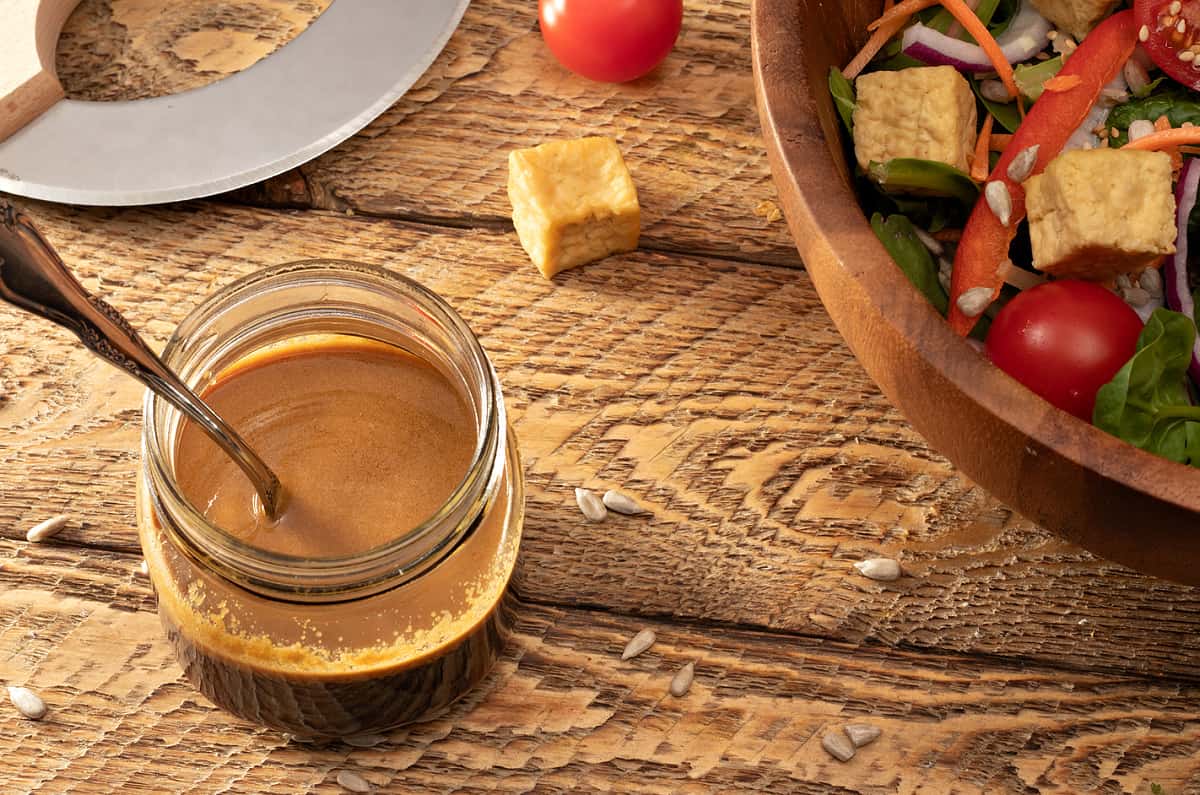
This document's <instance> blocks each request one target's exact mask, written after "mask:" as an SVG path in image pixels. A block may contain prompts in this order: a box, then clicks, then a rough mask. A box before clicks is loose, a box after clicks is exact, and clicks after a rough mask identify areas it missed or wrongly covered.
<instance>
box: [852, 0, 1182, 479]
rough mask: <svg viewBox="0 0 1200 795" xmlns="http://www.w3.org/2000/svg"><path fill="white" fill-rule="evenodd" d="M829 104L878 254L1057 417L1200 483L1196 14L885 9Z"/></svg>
mask: <svg viewBox="0 0 1200 795" xmlns="http://www.w3.org/2000/svg"><path fill="white" fill-rule="evenodd" d="M868 28H869V30H870V31H871V35H870V38H869V39H868V41H867V43H866V45H865V46H864V47H863V49H862V50H861V51H860V52H859V53H858V54H857V55H855V57H854V58H853V59H852V60H851V61H850V63H849V64H847V65H846V67H845V68H844V69H837V68H833V69H832V70H831V71H830V75H829V88H830V92H831V93H832V96H833V100H834V104H835V107H836V108H837V111H838V113H839V115H840V116H841V119H842V122H843V123H844V125H845V127H846V130H847V132H848V133H849V137H850V140H851V141H852V145H853V150H854V159H855V162H856V165H857V168H856V174H857V175H858V182H859V184H860V191H859V192H860V196H861V199H862V202H863V205H864V209H865V211H866V212H867V214H868V216H869V217H870V222H871V228H872V229H873V230H874V232H875V234H876V235H877V236H878V237H879V239H880V241H881V242H882V243H883V245H884V247H885V248H886V249H887V251H888V253H889V254H890V255H891V256H892V258H893V259H894V260H895V261H896V264H897V265H898V266H899V267H900V268H901V270H902V271H903V272H904V274H905V275H906V276H907V277H908V279H909V280H910V281H911V282H912V283H913V285H914V286H915V287H916V288H917V289H918V290H919V291H920V292H921V293H922V294H923V295H924V296H925V297H926V298H928V300H929V302H930V303H931V304H932V306H933V307H934V309H935V310H936V311H938V312H939V313H941V314H943V315H944V316H945V317H946V320H947V322H948V323H949V324H950V326H951V328H953V329H954V331H955V332H957V333H958V334H960V335H963V336H967V337H971V338H973V340H974V343H973V344H975V345H976V346H977V347H979V348H981V349H982V350H983V352H984V353H985V354H986V355H987V356H988V358H989V359H991V361H992V362H993V363H995V364H996V365H997V366H998V367H1000V368H1001V369H1003V370H1004V371H1006V372H1007V373H1009V374H1010V375H1012V376H1013V377H1014V378H1016V379H1017V380H1018V381H1020V382H1021V383H1023V384H1025V385H1026V386H1027V387H1028V388H1029V389H1031V390H1032V391H1034V392H1035V393H1037V394H1038V395H1040V396H1042V397H1043V398H1045V399H1046V400H1048V401H1049V402H1051V403H1053V404H1054V405H1056V406H1058V407H1059V408H1062V409H1064V410H1066V411H1069V412H1071V413H1072V414H1075V415H1076V416H1078V417H1081V418H1083V419H1085V420H1087V421H1090V422H1092V423H1093V424H1095V425H1096V426H1098V427H1100V428H1101V429H1103V430H1105V431H1108V432H1109V433H1112V434H1114V435H1116V436H1118V437H1120V438H1121V439H1124V440H1126V441H1128V442H1130V443H1131V444H1133V445H1135V446H1137V447H1140V448H1142V449H1145V450H1149V451H1151V452H1154V453H1157V454H1159V455H1162V456H1165V457H1167V458H1170V459H1172V460H1174V461H1178V462H1181V463H1185V464H1190V465H1193V466H1200V406H1197V405H1194V400H1195V398H1196V396H1197V395H1198V394H1200V391H1198V388H1200V342H1198V341H1197V329H1196V322H1197V321H1196V314H1197V312H1196V309H1197V305H1198V302H1200V289H1198V288H1200V270H1198V269H1200V239H1198V238H1200V211H1197V209H1196V205H1197V201H1196V196H1197V188H1198V185H1200V126H1196V125H1200V0H1132V7H1131V8H1116V7H1115V3H1114V2H1112V0H902V1H901V2H894V0H886V5H885V7H884V12H883V14H882V15H881V16H880V17H879V18H878V19H876V20H875V21H874V22H872V23H871V24H870V25H869V26H868Z"/></svg>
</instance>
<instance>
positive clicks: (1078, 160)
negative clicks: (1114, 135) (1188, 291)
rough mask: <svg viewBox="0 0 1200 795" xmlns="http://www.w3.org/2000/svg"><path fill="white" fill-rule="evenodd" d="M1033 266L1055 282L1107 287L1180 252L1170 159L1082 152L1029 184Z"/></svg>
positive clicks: (1058, 161) (1153, 154)
mask: <svg viewBox="0 0 1200 795" xmlns="http://www.w3.org/2000/svg"><path fill="white" fill-rule="evenodd" d="M1025 209H1026V210H1027V212H1028V214H1029V236H1030V238H1031V239H1032V242H1033V264H1034V267H1036V268H1038V269H1039V270H1042V271H1045V272H1046V273H1049V274H1052V275H1054V276H1063V277H1076V278H1082V279H1091V280H1093V281H1106V280H1108V279H1113V278H1116V277H1117V276H1119V275H1121V274H1122V273H1129V272H1130V271H1137V270H1141V269H1142V268H1144V267H1146V266H1147V265H1149V264H1151V263H1152V262H1153V261H1154V260H1155V259H1157V258H1158V257H1161V256H1162V255H1164V254H1174V253H1175V194H1174V193H1173V192H1172V190H1171V158H1170V157H1168V156H1167V155H1165V154H1163V153H1162V152H1141V151H1135V150H1131V149H1075V150H1072V151H1070V152H1064V153H1063V154H1061V155H1059V156H1058V157H1056V158H1054V159H1053V160H1051V161H1050V164H1049V165H1048V166H1046V170H1045V171H1044V172H1042V173H1041V174H1038V175H1036V176H1033V177H1030V178H1029V179H1028V180H1027V181H1026V182H1025Z"/></svg>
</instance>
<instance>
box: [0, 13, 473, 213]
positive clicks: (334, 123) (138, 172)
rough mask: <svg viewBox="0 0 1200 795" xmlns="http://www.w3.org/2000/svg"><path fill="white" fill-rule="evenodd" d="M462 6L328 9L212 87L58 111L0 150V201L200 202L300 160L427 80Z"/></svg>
mask: <svg viewBox="0 0 1200 795" xmlns="http://www.w3.org/2000/svg"><path fill="white" fill-rule="evenodd" d="M469 3H470V0H340V2H334V3H333V4H332V5H330V7H329V8H328V9H327V10H326V11H325V12H324V13H323V14H321V16H320V17H318V18H317V19H316V20H315V21H314V22H313V23H312V24H311V25H310V26H309V28H308V29H307V30H306V31H304V32H303V33H301V34H300V35H299V36H298V37H296V38H295V39H294V40H293V41H291V42H289V43H288V44H286V45H284V46H283V47H282V48H280V49H279V50H278V51H277V52H275V53H273V54H272V55H270V56H268V57H267V58H264V59H263V60H261V61H259V62H258V63H256V64H254V65H253V66H251V67H249V68H247V69H245V70H243V71H241V72H239V73H237V74H234V75H230V76H229V77H226V78H225V79H223V80H219V81H217V82H216V83H212V84H210V85H207V86H204V87H202V88H198V89H194V90H192V91H185V92H183V93H180V94H173V95H171V96H165V97H154V98H152V99H140V100H133V101H130V102H81V101H77V100H63V101H61V102H59V103H58V104H57V105H55V106H54V107H53V108H51V109H50V110H49V111H48V112H47V113H45V114H43V115H42V116H41V117H39V118H38V119H36V120H34V121H33V122H32V123H31V124H29V125H28V126H27V127H25V128H24V129H22V130H20V131H19V132H18V133H16V134H15V135H13V136H12V137H11V138H9V139H8V140H7V141H4V142H3V143H0V191H5V192H8V193H14V194H17V195H20V196H28V197H30V198H36V199H49V200H51V201H59V202H68V203H72V204H92V205H106V206H117V205H129V204H155V203H159V202H169V201H181V200H183V199H194V198H197V197H200V196H211V195H212V194H214V193H221V192H223V191H227V190H233V189H234V188H240V187H242V186H245V185H249V184H251V183H253V182H258V181H259V180H263V179H266V178H267V177H271V176H274V175H275V174H279V173H280V172H283V171H286V170H287V169H289V168H291V167H293V166H296V165H298V164H300V163H303V162H305V161H307V160H311V159H312V158H314V157H316V156H317V155H319V154H321V153H322V152H325V151H326V150H328V149H331V148H333V147H334V146H336V145H337V144H339V143H341V142H342V141H344V140H346V139H347V138H349V137H350V136H352V135H354V133H356V132H358V131H359V130H361V129H362V128H363V127H365V126H366V125H367V124H368V123H369V122H370V121H371V120H372V119H374V118H375V117H376V116H378V115H379V114H381V113H383V111H385V110H386V109H387V108H388V107H389V106H391V104H392V103H393V102H395V101H396V100H397V99H399V98H400V96H402V95H403V94H404V92H405V91H407V90H408V89H409V88H410V87H411V86H412V84H413V83H415V82H416V81H417V79H418V78H419V77H420V76H421V75H422V74H423V73H424V71H425V70H426V69H427V68H429V65H430V64H431V63H433V60H434V59H435V58H436V57H437V55H438V53H440V52H441V51H442V48H443V47H444V46H445V44H446V41H447V40H448V39H449V38H450V34H451V33H453V32H454V29H455V28H456V27H457V26H458V23H459V20H460V19H462V15H463V13H464V12H465V11H466V9H467V5H468V4H469Z"/></svg>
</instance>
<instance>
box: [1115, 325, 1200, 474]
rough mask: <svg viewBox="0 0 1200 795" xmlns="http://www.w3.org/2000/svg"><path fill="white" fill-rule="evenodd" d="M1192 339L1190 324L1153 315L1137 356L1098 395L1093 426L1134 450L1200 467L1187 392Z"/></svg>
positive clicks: (1199, 427) (1195, 418)
mask: <svg viewBox="0 0 1200 795" xmlns="http://www.w3.org/2000/svg"><path fill="white" fill-rule="evenodd" d="M1195 339H1196V324H1195V322H1194V321H1193V320H1192V318H1190V317H1188V316H1187V315H1184V314H1180V313H1179V312H1172V311H1171V310H1169V309H1156V310H1154V314H1153V315H1151V316H1150V320H1149V321H1148V322H1147V323H1146V327H1145V328H1144V329H1142V333H1141V335H1140V336H1139V337H1138V342H1137V353H1135V354H1134V355H1133V358H1132V359H1130V360H1129V361H1128V362H1126V363H1125V366H1124V367H1122V368H1121V369H1120V370H1119V371H1118V372H1117V374H1116V375H1115V376H1113V379H1112V381H1109V382H1108V383H1107V384H1105V385H1104V386H1102V387H1100V391H1099V392H1097V393H1096V408H1095V410H1094V411H1093V413H1092V422H1093V423H1095V425H1096V426H1097V427H1098V428H1101V429H1102V430H1105V431H1108V432H1109V433H1111V434H1113V435H1114V436H1117V437H1120V438H1121V439H1124V440H1125V441H1127V442H1129V443H1130V444H1132V445H1134V446H1135V447H1140V448H1142V449H1143V450H1148V451H1150V452H1152V453H1156V454H1158V455H1161V456H1163V457H1164V458H1169V459H1171V460H1172V461H1179V462H1180V463H1184V464H1191V465H1192V466H1198V467H1200V407H1197V406H1193V405H1191V401H1190V399H1189V396H1188V389H1187V368H1188V363H1189V362H1191V359H1192V344H1193V343H1194V342H1195Z"/></svg>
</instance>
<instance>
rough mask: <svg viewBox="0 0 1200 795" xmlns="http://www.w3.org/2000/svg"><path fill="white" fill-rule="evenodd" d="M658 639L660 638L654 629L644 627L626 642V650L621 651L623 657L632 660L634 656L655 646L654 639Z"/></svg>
mask: <svg viewBox="0 0 1200 795" xmlns="http://www.w3.org/2000/svg"><path fill="white" fill-rule="evenodd" d="M657 639H658V638H657V636H656V635H655V634H654V630H652V629H643V630H642V631H641V632H639V633H638V634H636V635H634V636H633V637H632V638H630V639H629V642H628V643H626V644H625V651H623V652H621V659H622V660H632V659H633V658H634V657H636V656H638V655H639V654H641V653H642V652H644V651H645V650H646V649H648V648H650V647H651V646H653V645H654V641H655V640H657Z"/></svg>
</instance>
